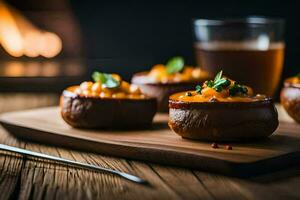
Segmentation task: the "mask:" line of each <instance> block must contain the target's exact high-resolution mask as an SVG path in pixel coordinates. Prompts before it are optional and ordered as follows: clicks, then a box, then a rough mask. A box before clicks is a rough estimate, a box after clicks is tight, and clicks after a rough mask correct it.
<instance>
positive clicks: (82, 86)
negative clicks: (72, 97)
mask: <svg viewBox="0 0 300 200" xmlns="http://www.w3.org/2000/svg"><path fill="white" fill-rule="evenodd" d="M92 86H93V82H91V81H85V82H83V83H81V84H80V89H82V90H91V89H92Z"/></svg>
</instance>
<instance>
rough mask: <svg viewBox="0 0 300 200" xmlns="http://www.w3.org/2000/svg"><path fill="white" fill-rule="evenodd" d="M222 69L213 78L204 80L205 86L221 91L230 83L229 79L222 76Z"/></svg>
mask: <svg viewBox="0 0 300 200" xmlns="http://www.w3.org/2000/svg"><path fill="white" fill-rule="evenodd" d="M222 75H223V71H222V70H221V71H220V72H219V73H218V74H217V75H216V77H215V79H214V80H209V81H206V82H205V84H206V86H207V87H210V88H213V89H215V90H216V91H217V92H221V91H222V90H223V89H224V88H226V87H228V86H229V85H230V81H229V80H228V79H227V78H222Z"/></svg>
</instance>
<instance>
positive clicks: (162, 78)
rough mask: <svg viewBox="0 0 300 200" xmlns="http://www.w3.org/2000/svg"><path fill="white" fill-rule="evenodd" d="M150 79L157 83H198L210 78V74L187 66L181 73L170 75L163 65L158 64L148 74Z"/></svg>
mask: <svg viewBox="0 0 300 200" xmlns="http://www.w3.org/2000/svg"><path fill="white" fill-rule="evenodd" d="M148 77H150V79H152V80H153V81H156V82H162V83H167V82H188V81H197V80H199V79H202V78H207V77H209V74H208V72H206V71H204V70H201V69H200V68H194V67H191V66H185V67H184V68H183V70H182V71H181V72H177V73H174V74H168V72H167V68H166V66H165V65H163V64H157V65H154V66H153V67H152V69H151V70H150V72H149V73H148Z"/></svg>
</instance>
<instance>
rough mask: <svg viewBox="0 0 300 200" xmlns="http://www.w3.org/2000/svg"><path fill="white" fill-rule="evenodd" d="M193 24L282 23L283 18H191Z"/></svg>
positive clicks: (283, 21)
mask: <svg viewBox="0 0 300 200" xmlns="http://www.w3.org/2000/svg"><path fill="white" fill-rule="evenodd" d="M193 24H194V25H195V26H224V25H237V24H244V25H275V24H277V25H284V24H285V20H284V19H283V18H273V17H263V16H249V17H244V18H219V19H193Z"/></svg>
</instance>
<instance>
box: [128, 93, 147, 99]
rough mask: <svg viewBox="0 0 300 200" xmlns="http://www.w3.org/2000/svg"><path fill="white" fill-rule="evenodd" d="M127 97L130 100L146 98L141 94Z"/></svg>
mask: <svg viewBox="0 0 300 200" xmlns="http://www.w3.org/2000/svg"><path fill="white" fill-rule="evenodd" d="M128 97H129V98H130V99H144V98H146V96H145V95H143V94H130V95H128Z"/></svg>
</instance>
